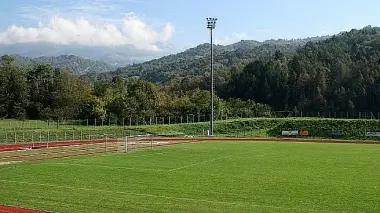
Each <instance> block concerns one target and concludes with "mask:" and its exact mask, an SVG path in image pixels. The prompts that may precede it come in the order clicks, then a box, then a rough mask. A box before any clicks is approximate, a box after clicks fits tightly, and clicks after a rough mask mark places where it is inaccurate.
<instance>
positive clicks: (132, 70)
mask: <svg viewBox="0 0 380 213" xmlns="http://www.w3.org/2000/svg"><path fill="white" fill-rule="evenodd" d="M326 38H328V37H314V38H306V39H293V40H283V39H280V40H268V41H264V42H259V41H253V40H243V41H240V42H238V43H235V44H231V45H227V46H222V45H215V47H214V54H215V58H214V61H215V68H216V69H217V70H225V69H229V68H231V67H232V66H244V65H245V64H247V63H248V62H250V61H252V60H255V59H258V58H262V57H271V56H272V55H273V54H274V53H275V52H276V51H281V52H282V53H285V54H287V53H294V52H295V51H296V50H297V48H299V47H301V46H304V45H305V44H306V43H308V42H312V41H319V40H324V39H326ZM209 55H210V45H209V44H201V45H199V46H197V47H194V48H190V49H188V50H186V51H184V52H181V53H178V54H173V55H169V56H164V57H162V58H160V59H155V60H151V61H148V62H144V63H141V64H134V65H129V66H126V67H123V68H118V69H117V70H116V71H115V72H111V73H107V74H106V75H103V77H104V76H106V77H112V76H123V77H138V78H143V79H145V80H149V81H152V82H166V81H168V80H169V79H170V78H172V77H174V76H176V77H181V76H182V77H185V76H189V75H190V76H196V75H203V74H205V73H207V72H209V64H210V59H209ZM91 77H94V76H91Z"/></svg>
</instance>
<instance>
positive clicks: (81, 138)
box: [80, 130, 83, 141]
mask: <svg viewBox="0 0 380 213" xmlns="http://www.w3.org/2000/svg"><path fill="white" fill-rule="evenodd" d="M80 140H81V141H82V140H83V131H82V130H81V131H80Z"/></svg>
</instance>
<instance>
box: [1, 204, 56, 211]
mask: <svg viewBox="0 0 380 213" xmlns="http://www.w3.org/2000/svg"><path fill="white" fill-rule="evenodd" d="M0 213H51V212H47V211H40V210H33V209H25V208H20V207H15V206H2V205H0Z"/></svg>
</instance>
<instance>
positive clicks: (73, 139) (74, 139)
mask: <svg viewBox="0 0 380 213" xmlns="http://www.w3.org/2000/svg"><path fill="white" fill-rule="evenodd" d="M73 141H75V132H74V130H73Z"/></svg>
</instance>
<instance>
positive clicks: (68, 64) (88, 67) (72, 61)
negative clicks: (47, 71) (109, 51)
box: [12, 55, 116, 75]
mask: <svg viewBox="0 0 380 213" xmlns="http://www.w3.org/2000/svg"><path fill="white" fill-rule="evenodd" d="M12 56H13V57H14V59H15V63H16V64H19V65H22V66H33V65H34V64H49V65H51V66H52V67H54V68H60V69H64V68H70V69H71V70H72V71H73V73H74V74H76V75H83V74H88V73H104V72H111V71H114V70H115V69H116V68H114V67H112V66H111V65H109V64H107V63H105V62H101V61H94V60H90V59H85V58H82V57H78V56H73V55H61V56H57V57H38V58H29V57H23V56H20V55H12Z"/></svg>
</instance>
